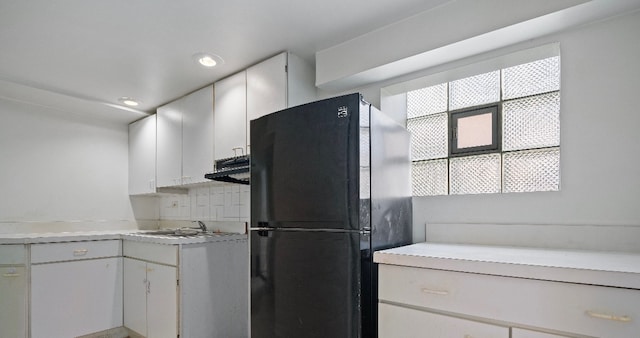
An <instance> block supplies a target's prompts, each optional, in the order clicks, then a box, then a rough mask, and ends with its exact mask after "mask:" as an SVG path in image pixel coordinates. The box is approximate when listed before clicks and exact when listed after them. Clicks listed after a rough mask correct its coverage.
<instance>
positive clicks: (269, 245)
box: [251, 231, 361, 338]
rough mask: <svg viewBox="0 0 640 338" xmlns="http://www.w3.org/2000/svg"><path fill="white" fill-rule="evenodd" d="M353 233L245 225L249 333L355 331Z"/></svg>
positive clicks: (267, 337)
mask: <svg viewBox="0 0 640 338" xmlns="http://www.w3.org/2000/svg"><path fill="white" fill-rule="evenodd" d="M359 237H360V234H359V233H353V232H352V233H349V232H313V231H251V337H252V338H275V337H309V338H312V337H322V338H325V337H332V338H341V337H344V338H353V337H361V333H360V320H361V319H360V308H361V306H360V301H361V294H360V291H359V286H360V283H361V281H360V269H361V267H360V257H359V255H360V253H359V246H360V242H359V241H360V238H359Z"/></svg>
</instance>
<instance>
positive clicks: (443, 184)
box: [411, 159, 448, 196]
mask: <svg viewBox="0 0 640 338" xmlns="http://www.w3.org/2000/svg"><path fill="white" fill-rule="evenodd" d="M447 164H448V162H447V159H442V160H434V161H422V162H414V163H413V165H412V171H411V175H412V181H413V195H414V196H435V195H446V194H447V181H448V180H447Z"/></svg>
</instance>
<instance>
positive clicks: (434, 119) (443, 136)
mask: <svg viewBox="0 0 640 338" xmlns="http://www.w3.org/2000/svg"><path fill="white" fill-rule="evenodd" d="M447 125H448V116H447V113H443V114H437V115H428V116H425V117H419V118H415V119H410V120H408V121H407V129H408V130H409V131H410V132H411V158H412V159H413V160H429V159H434V158H442V157H447V154H448V151H449V145H448V143H449V140H448V133H449V131H448V129H447Z"/></svg>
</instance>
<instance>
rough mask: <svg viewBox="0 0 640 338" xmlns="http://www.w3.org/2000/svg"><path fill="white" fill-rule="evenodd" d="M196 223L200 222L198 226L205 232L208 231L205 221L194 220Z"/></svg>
mask: <svg viewBox="0 0 640 338" xmlns="http://www.w3.org/2000/svg"><path fill="white" fill-rule="evenodd" d="M193 222H194V223H196V222H197V223H198V226H200V229H201V230H202V231H204V232H207V226H206V225H205V224H204V222H203V221H193Z"/></svg>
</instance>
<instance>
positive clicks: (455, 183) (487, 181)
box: [449, 154, 500, 195]
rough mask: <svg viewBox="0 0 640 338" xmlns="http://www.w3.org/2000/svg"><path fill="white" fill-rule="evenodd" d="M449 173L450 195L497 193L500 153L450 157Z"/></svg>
mask: <svg viewBox="0 0 640 338" xmlns="http://www.w3.org/2000/svg"><path fill="white" fill-rule="evenodd" d="M449 175H450V177H451V182H450V187H449V192H450V194H452V195H460V194H487V193H498V192H500V154H487V155H478V156H467V157H458V158H452V159H450V165H449Z"/></svg>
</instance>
